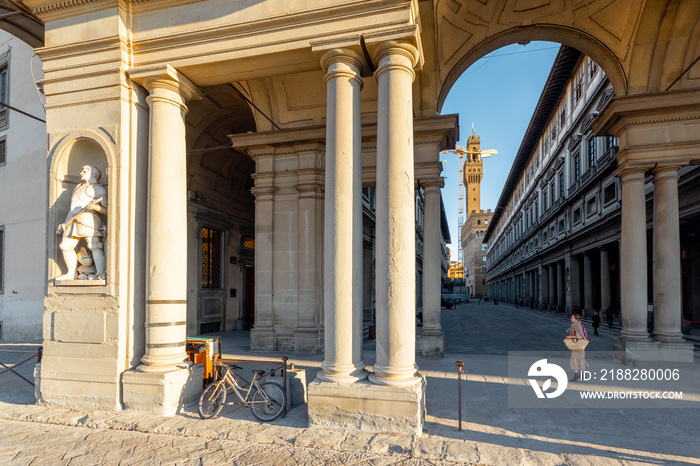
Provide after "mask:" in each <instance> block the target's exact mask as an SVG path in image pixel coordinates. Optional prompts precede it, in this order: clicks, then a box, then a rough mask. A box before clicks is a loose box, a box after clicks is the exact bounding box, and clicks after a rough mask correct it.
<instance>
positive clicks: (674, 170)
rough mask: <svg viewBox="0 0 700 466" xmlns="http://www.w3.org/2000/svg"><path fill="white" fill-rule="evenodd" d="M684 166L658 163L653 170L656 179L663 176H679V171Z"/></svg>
mask: <svg viewBox="0 0 700 466" xmlns="http://www.w3.org/2000/svg"><path fill="white" fill-rule="evenodd" d="M681 168H683V165H681V164H663V165H657V166H655V167H654V169H653V170H652V174H653V175H654V181H656V180H658V179H661V178H678V171H679V170H680V169H681Z"/></svg>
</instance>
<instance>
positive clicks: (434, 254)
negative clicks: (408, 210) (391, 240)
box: [417, 178, 445, 357]
mask: <svg viewBox="0 0 700 466" xmlns="http://www.w3.org/2000/svg"><path fill="white" fill-rule="evenodd" d="M444 184H445V183H444V181H443V180H442V179H441V178H440V179H439V180H431V181H423V182H422V186H423V190H424V192H425V215H424V216H423V330H422V332H421V334H420V335H419V336H418V339H417V345H418V354H420V355H422V356H432V357H443V356H444V355H445V335H444V334H443V333H442V324H441V322H440V293H441V277H440V260H441V251H440V188H442V187H443V186H444Z"/></svg>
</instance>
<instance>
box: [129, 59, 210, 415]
mask: <svg viewBox="0 0 700 466" xmlns="http://www.w3.org/2000/svg"><path fill="white" fill-rule="evenodd" d="M129 74H130V77H131V79H132V80H133V81H135V82H138V83H139V84H141V85H143V87H145V88H146V90H148V92H149V96H148V98H147V99H146V101H147V102H148V105H149V106H150V118H149V139H150V141H149V143H150V144H149V148H150V150H149V154H148V162H149V163H148V212H147V222H148V225H147V235H146V237H147V239H148V244H147V249H146V250H147V253H146V266H147V270H148V274H147V275H146V322H145V326H146V348H145V350H146V351H145V354H144V356H143V357H142V358H141V365H139V366H138V367H137V370H136V371H135V372H128V373H125V374H124V378H123V381H124V388H123V390H124V404H125V405H127V406H128V407H131V408H137V409H147V410H151V411H153V410H155V411H157V412H159V413H161V414H166V415H171V414H174V413H175V412H176V410H177V409H179V408H181V407H182V406H183V405H184V404H185V403H187V402H189V401H191V400H192V399H193V398H196V396H197V395H198V392H199V391H201V388H202V386H201V374H202V367H201V366H191V365H190V364H189V361H187V354H186V353H185V338H186V326H187V228H186V225H187V157H186V145H185V114H186V113H187V107H186V105H185V104H186V102H187V101H188V100H190V99H193V98H201V97H202V94H201V92H200V91H199V90H198V89H197V88H196V86H195V85H194V84H192V83H191V82H190V81H189V80H188V79H187V78H186V77H184V76H183V75H181V74H180V73H179V72H177V71H176V70H175V69H174V68H172V67H171V66H169V65H160V66H155V67H149V68H144V69H136V70H132V72H130V73H129ZM197 374H199V377H200V378H199V380H197ZM154 401H155V403H154Z"/></svg>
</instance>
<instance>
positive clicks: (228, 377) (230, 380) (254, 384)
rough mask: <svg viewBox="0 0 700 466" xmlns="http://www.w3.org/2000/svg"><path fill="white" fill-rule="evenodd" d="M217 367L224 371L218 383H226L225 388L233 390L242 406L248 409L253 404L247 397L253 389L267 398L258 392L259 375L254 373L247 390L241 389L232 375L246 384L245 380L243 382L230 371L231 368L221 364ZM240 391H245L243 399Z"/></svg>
mask: <svg viewBox="0 0 700 466" xmlns="http://www.w3.org/2000/svg"><path fill="white" fill-rule="evenodd" d="M217 365H219V366H220V367H224V368H225V369H224V376H223V377H222V378H221V381H220V383H226V384H227V388H231V389H233V392H234V393H235V394H236V396H237V397H238V399H239V400H241V403H243V405H244V406H246V407H248V406H250V405H252V404H253V403H254V402H253V401H249V400H248V397H249V396H250V394H251V393H253V388H256V389H257V390H258V391H260V393H262V394H263V396H264V397H267V395H266V394H265V392H263V391H262V390H260V384H258V375H259V374H258V373H256V374H255V375H254V376H253V379H252V380H251V381H250V385H248V388H243V387H241V386H240V385H238V381H237V380H236V379H235V378H234V377H233V375H232V374H234V375H236V376H237V377H239V378H240V379H242V380H244V381H246V382H247V380H245V379H244V378H243V377H241V376H240V375H238V374H236V373H235V372H234V371H233V369H231V367H229V366H228V365H226V364H221V363H219V364H217ZM242 391H245V397H243V395H242V394H241V392H242Z"/></svg>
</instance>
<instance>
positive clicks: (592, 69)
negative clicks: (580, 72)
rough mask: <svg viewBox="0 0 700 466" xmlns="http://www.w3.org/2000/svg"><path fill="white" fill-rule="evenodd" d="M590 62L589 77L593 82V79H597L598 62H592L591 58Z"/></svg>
mask: <svg viewBox="0 0 700 466" xmlns="http://www.w3.org/2000/svg"><path fill="white" fill-rule="evenodd" d="M588 60H589V61H590V67H589V68H588V72H589V77H590V79H591V81H592V80H593V78H594V77H595V74H596V73H597V72H598V64H597V63H596V62H594V61H593V60H591V59H590V58H589V59H588Z"/></svg>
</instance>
